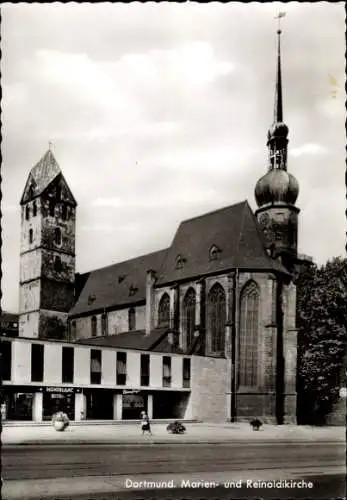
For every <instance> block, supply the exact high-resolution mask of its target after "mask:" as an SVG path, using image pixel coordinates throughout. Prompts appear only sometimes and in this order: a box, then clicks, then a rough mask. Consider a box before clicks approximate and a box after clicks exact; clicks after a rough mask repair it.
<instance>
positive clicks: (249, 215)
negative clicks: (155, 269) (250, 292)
mask: <svg viewBox="0 0 347 500" xmlns="http://www.w3.org/2000/svg"><path fill="white" fill-rule="evenodd" d="M213 246H216V247H217V248H218V249H219V250H220V251H219V252H218V257H217V259H216V260H211V259H210V249H211V248H212V247H213ZM178 256H180V257H181V258H182V259H183V266H182V267H181V268H177V265H176V264H177V257H178ZM236 267H237V268H239V269H252V270H264V271H265V270H267V271H278V272H283V273H286V274H288V271H287V270H286V269H285V267H284V266H282V265H281V264H280V263H278V262H276V261H274V260H273V259H271V258H270V257H269V256H268V254H267V253H266V250H265V247H264V240H263V236H262V233H261V229H260V227H259V225H258V222H257V219H256V217H255V216H254V214H253V212H252V210H251V208H250V206H249V204H248V202H247V201H244V202H242V203H238V204H236V205H232V206H229V207H225V208H222V209H220V210H216V211H214V212H210V213H207V214H205V215H202V216H200V217H195V218H193V219H189V220H186V221H183V222H182V223H181V224H180V226H179V228H178V230H177V233H176V235H175V237H174V240H173V242H172V245H171V247H170V248H169V250H168V252H167V255H166V258H165V260H164V263H163V266H162V268H161V269H160V272H159V273H158V275H157V276H158V280H157V284H158V285H162V284H165V283H170V282H174V281H179V280H184V279H189V278H192V277H194V276H202V275H205V274H209V273H214V272H222V271H224V270H227V269H232V268H236Z"/></svg>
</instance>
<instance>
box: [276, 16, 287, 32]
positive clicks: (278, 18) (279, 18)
mask: <svg viewBox="0 0 347 500" xmlns="http://www.w3.org/2000/svg"><path fill="white" fill-rule="evenodd" d="M285 15H286V12H279V13H278V14H277V16H275V19H277V21H278V25H277V33H278V34H280V33H281V19H282V17H284V16H285Z"/></svg>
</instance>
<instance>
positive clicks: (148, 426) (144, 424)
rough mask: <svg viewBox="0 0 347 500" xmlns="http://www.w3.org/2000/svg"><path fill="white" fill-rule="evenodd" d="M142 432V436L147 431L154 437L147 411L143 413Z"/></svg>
mask: <svg viewBox="0 0 347 500" xmlns="http://www.w3.org/2000/svg"><path fill="white" fill-rule="evenodd" d="M141 430H142V435H143V434H144V433H145V432H146V431H147V432H148V433H149V434H150V435H152V431H151V424H150V421H149V418H148V415H147V413H146V412H145V411H142V412H141Z"/></svg>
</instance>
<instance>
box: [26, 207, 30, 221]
mask: <svg viewBox="0 0 347 500" xmlns="http://www.w3.org/2000/svg"><path fill="white" fill-rule="evenodd" d="M25 218H26V220H29V219H30V207H29V205H27V206H26V207H25Z"/></svg>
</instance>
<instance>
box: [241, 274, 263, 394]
mask: <svg viewBox="0 0 347 500" xmlns="http://www.w3.org/2000/svg"><path fill="white" fill-rule="evenodd" d="M258 334H259V290H258V287H257V285H256V284H255V283H254V282H250V283H249V284H248V285H246V287H245V288H244V289H243V292H242V294H241V302H240V336H239V385H241V386H244V387H256V386H257V371H258Z"/></svg>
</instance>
